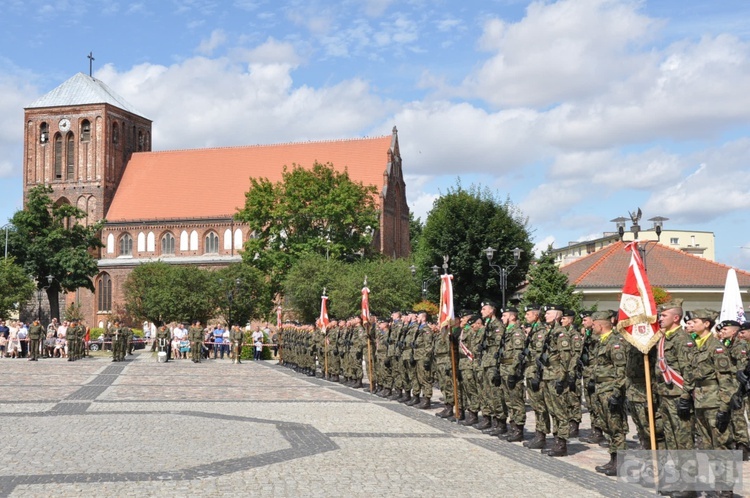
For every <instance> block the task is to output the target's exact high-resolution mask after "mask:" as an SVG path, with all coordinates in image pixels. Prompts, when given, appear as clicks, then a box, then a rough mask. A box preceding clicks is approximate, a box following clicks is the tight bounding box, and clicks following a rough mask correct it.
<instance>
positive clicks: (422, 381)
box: [409, 323, 434, 409]
mask: <svg viewBox="0 0 750 498" xmlns="http://www.w3.org/2000/svg"><path fill="white" fill-rule="evenodd" d="M433 339H434V337H433V335H432V331H431V330H430V326H429V325H428V324H427V323H420V324H419V325H417V332H416V335H415V337H414V360H415V361H416V362H417V364H416V365H415V368H414V370H415V372H416V379H415V380H416V382H415V383H414V384H413V391H414V393H415V398H414V399H413V400H412V401H410V402H409V403H411V404H412V405H415V406H417V408H421V409H426V408H429V407H430V400H431V399H432V368H433V365H432V341H433ZM420 392H421V395H422V397H423V398H424V399H422V400H421V402H420ZM418 403H419V404H418ZM417 404H418V405H417Z"/></svg>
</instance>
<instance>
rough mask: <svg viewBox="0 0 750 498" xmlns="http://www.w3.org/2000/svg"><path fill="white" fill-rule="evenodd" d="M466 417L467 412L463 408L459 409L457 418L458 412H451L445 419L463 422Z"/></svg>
mask: <svg viewBox="0 0 750 498" xmlns="http://www.w3.org/2000/svg"><path fill="white" fill-rule="evenodd" d="M465 417H466V412H465V411H464V410H462V409H459V410H458V418H456V414H455V413H454V412H451V414H450V415H449V416H447V417H445V420H447V421H448V422H461V421H462V420H463V419H464V418H465Z"/></svg>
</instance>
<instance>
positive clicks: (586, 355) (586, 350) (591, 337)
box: [578, 311, 605, 444]
mask: <svg viewBox="0 0 750 498" xmlns="http://www.w3.org/2000/svg"><path fill="white" fill-rule="evenodd" d="M580 316H581V332H580V333H581V337H582V338H583V350H582V351H581V356H580V358H579V363H578V364H579V365H580V366H579V368H580V369H581V377H582V381H583V392H584V396H585V398H586V407H587V408H588V410H589V418H590V419H591V434H590V435H589V438H588V439H587V440H586V442H587V443H592V444H599V443H602V442H604V441H605V439H604V433H603V432H602V427H604V420H603V419H602V417H601V415H600V414H599V412H598V410H597V407H596V403H595V402H594V389H595V385H596V381H595V379H594V361H593V360H594V357H595V355H596V347H597V346H598V344H599V336H597V335H596V334H594V329H593V327H594V321H593V320H592V319H591V312H590V311H584V312H582V313H581V315H580Z"/></svg>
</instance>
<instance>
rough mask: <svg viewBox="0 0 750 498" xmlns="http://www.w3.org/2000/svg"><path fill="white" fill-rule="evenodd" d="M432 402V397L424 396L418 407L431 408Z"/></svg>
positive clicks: (422, 408) (421, 408)
mask: <svg viewBox="0 0 750 498" xmlns="http://www.w3.org/2000/svg"><path fill="white" fill-rule="evenodd" d="M430 404H431V403H430V398H428V397H427V396H424V397H423V398H422V402H421V403H419V404H418V405H417V408H419V409H420V410H429V408H430Z"/></svg>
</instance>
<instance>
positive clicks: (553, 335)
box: [540, 305, 575, 457]
mask: <svg viewBox="0 0 750 498" xmlns="http://www.w3.org/2000/svg"><path fill="white" fill-rule="evenodd" d="M562 313H563V309H562V307H561V306H558V305H549V306H547V310H546V311H545V315H544V318H545V321H546V322H547V326H548V327H549V328H550V331H549V333H548V335H547V339H546V341H547V347H546V356H545V354H544V353H543V354H542V356H541V358H540V359H541V363H542V365H543V370H542V390H543V392H544V404H545V405H546V406H547V411H548V412H549V414H550V418H551V419H552V423H553V428H552V435H553V436H554V438H555V442H554V444H553V446H552V448H550V450H549V451H548V452H547V455H549V456H553V457H561V456H567V455H568V439H569V437H570V432H569V431H570V423H569V422H570V420H569V414H570V409H569V407H568V404H567V396H566V393H567V391H568V386H569V384H570V382H569V375H570V374H571V373H573V374H574V372H575V362H574V361H572V359H573V354H572V350H573V345H572V344H571V341H570V339H569V338H568V335H567V334H566V333H565V330H564V329H563V327H562V325H560V319H561V318H562ZM543 349H544V348H543Z"/></svg>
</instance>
